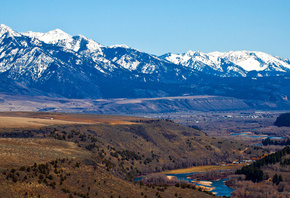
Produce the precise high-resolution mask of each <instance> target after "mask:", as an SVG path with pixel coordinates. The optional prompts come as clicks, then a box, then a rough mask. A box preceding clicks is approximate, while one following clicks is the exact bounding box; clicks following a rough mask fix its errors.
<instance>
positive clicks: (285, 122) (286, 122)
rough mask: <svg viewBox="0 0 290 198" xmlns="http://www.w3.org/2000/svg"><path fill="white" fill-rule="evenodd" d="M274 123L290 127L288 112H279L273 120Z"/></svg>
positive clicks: (289, 114)
mask: <svg viewBox="0 0 290 198" xmlns="http://www.w3.org/2000/svg"><path fill="white" fill-rule="evenodd" d="M274 125H276V126H278V127H281V126H286V127H290V113H284V114H281V115H280V116H279V117H278V118H277V119H276V121H275V122H274Z"/></svg>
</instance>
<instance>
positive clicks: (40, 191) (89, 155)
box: [0, 112, 264, 197]
mask: <svg viewBox="0 0 290 198" xmlns="http://www.w3.org/2000/svg"><path fill="white" fill-rule="evenodd" d="M9 117H10V118H11V119H10V122H9V123H10V124H9V125H8V124H6V125H5V124H2V125H0V128H1V129H0V153H1V155H0V159H1V160H0V171H1V172H0V173H1V174H0V175H1V176H0V177H1V180H0V181H1V182H0V186H1V188H0V195H7V197H38V196H39V195H40V197H69V196H70V197H96V196H100V197H110V196H113V197H118V196H119V195H120V196H121V197H127V196H128V197H146V196H147V197H158V196H159V197H160V196H161V197H175V193H177V196H179V195H181V197H192V196H193V195H195V196H197V197H207V196H209V195H208V194H206V193H203V192H200V191H198V190H193V189H189V188H185V189H182V188H177V187H174V186H169V187H166V188H164V187H154V186H153V187H148V186H139V185H136V184H135V185H134V183H133V182H132V179H133V177H135V176H138V175H141V174H145V173H152V172H160V171H163V170H168V169H173V168H182V167H190V166H194V165H205V164H216V163H221V162H231V161H233V160H235V159H242V158H245V159H248V158H250V157H253V156H261V155H262V154H263V152H264V151H263V150H261V149H256V148H254V147H249V146H246V145H244V144H242V143H241V142H237V141H230V140H223V139H218V138H214V137H209V136H207V135H206V134H205V133H203V132H201V131H199V130H196V129H192V128H188V127H184V126H181V125H179V124H176V123H173V122H172V121H170V120H151V119H143V118H136V117H121V116H100V115H85V114H60V113H27V112H26V113H25V112H24V113H23V112H16V113H9V112H7V113H1V114H0V123H1V119H2V118H3V120H4V119H6V120H7V119H8V118H9ZM8 120H9V119H8ZM18 120H22V121H23V120H24V121H25V122H24V123H28V124H24V126H23V128H21V127H19V126H18V125H19V122H18ZM36 121H37V122H36ZM2 123H3V122H2ZM11 123H12V124H11ZM13 123H16V125H17V124H18V125H17V127H16V125H14V124H13ZM22 123H23V122H22ZM39 123H41V124H45V126H43V125H39ZM31 125H33V126H31ZM56 161H57V162H56ZM28 170H29V171H28ZM158 188H159V189H158ZM161 188H163V190H161ZM145 195H146V196H145Z"/></svg>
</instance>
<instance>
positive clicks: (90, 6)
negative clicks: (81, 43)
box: [0, 0, 290, 58]
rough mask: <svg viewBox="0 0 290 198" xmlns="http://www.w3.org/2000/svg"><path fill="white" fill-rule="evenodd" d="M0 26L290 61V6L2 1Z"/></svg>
mask: <svg viewBox="0 0 290 198" xmlns="http://www.w3.org/2000/svg"><path fill="white" fill-rule="evenodd" d="M0 23H2V24H5V25H7V26H9V27H11V28H12V29H14V30H15V31H18V32H24V31H34V32H48V31H49V30H52V29H56V28H59V29H61V30H63V31H65V32H67V33H68V34H71V35H78V34H81V35H84V36H86V37H88V38H91V39H93V40H95V41H97V42H99V43H101V44H103V45H106V46H108V45H114V44H126V45H128V46H130V47H133V48H137V49H140V50H142V51H145V52H148V53H151V54H155V55H162V54H164V53H167V52H172V53H183V52H186V51H188V50H192V51H202V52H212V51H222V52H225V51H235V50H252V51H262V52H266V53H270V54H272V55H275V56H281V57H285V58H290V0H276V1H274V0H199V1H194V0H127V1H126V0H101V1H100V0H49V1H48V0H25V1H24V0H0Z"/></svg>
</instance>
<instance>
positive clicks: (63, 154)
mask: <svg viewBox="0 0 290 198" xmlns="http://www.w3.org/2000/svg"><path fill="white" fill-rule="evenodd" d="M90 155H91V154H90V152H89V151H87V150H85V149H81V148H79V147H78V146H77V145H76V144H75V143H72V142H65V141H60V140H55V139H35V138H0V168H7V167H15V166H21V165H32V164H33V163H35V162H36V163H45V162H48V161H51V160H54V159H58V158H72V159H79V160H81V159H86V158H89V157H90Z"/></svg>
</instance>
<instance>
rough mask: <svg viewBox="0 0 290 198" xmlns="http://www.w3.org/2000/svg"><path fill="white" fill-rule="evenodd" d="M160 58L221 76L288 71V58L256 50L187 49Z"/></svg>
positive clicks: (289, 68)
mask: <svg viewBox="0 0 290 198" xmlns="http://www.w3.org/2000/svg"><path fill="white" fill-rule="evenodd" d="M160 58H162V59H165V60H167V61H170V62H172V63H174V64H178V65H183V66H185V67H188V68H192V69H194V70H198V71H202V72H206V73H209V74H214V75H217V76H223V77H231V76H243V77H245V76H247V74H248V73H249V72H253V71H254V72H256V73H257V74H256V75H257V76H264V75H266V76H273V75H276V74H277V73H281V74H283V73H286V72H289V71H290V64H289V59H283V58H279V57H274V56H272V55H269V54H266V53H263V52H256V51H230V52H211V53H207V54H206V53H203V52H193V51H188V52H187V53H183V54H171V53H168V54H165V55H162V56H161V57H160Z"/></svg>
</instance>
